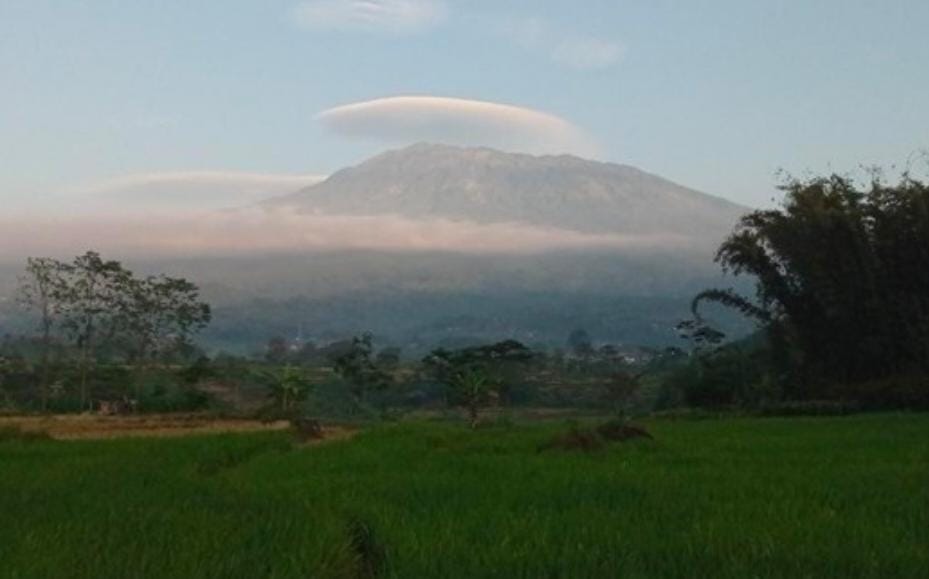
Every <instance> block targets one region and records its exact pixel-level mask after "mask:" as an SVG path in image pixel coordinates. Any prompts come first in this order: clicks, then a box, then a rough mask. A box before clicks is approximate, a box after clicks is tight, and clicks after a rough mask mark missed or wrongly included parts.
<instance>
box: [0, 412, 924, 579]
mask: <svg viewBox="0 0 929 579" xmlns="http://www.w3.org/2000/svg"><path fill="white" fill-rule="evenodd" d="M643 424H644V425H646V427H647V428H648V429H649V431H650V432H651V433H652V434H653V435H654V437H655V440H654V441H647V440H644V441H633V442H624V443H612V444H609V445H607V446H606V447H605V448H602V449H599V450H594V451H582V450H567V451H566V450H546V451H541V452H540V451H539V450H538V447H539V446H540V444H543V443H544V442H545V441H547V440H549V439H551V437H552V436H553V435H554V434H556V433H559V432H564V431H566V430H567V428H568V426H567V425H566V423H565V421H563V420H551V421H539V422H529V423H525V424H523V423H518V422H517V423H516V424H515V425H510V424H506V425H504V424H501V425H494V426H488V427H485V428H481V429H478V430H477V431H470V430H468V429H467V428H466V427H465V426H464V425H461V424H458V423H452V422H442V421H417V422H399V423H393V424H385V425H376V426H371V427H368V428H365V429H364V430H362V431H361V432H360V433H359V434H358V435H357V436H355V437H354V438H352V439H349V440H340V441H335V442H330V443H324V444H320V445H314V446H306V445H297V444H294V443H293V442H292V441H291V438H290V436H289V434H288V433H287V432H262V433H245V434H225V435H208V436H189V437H185V438H173V439H166V438H165V439H163V438H133V439H115V440H85V441H57V440H42V439H39V440H29V439H24V437H22V436H17V435H15V433H10V432H7V433H6V434H5V435H2V436H0V577H2V578H14V577H15V578H43V579H44V578H59V577H68V578H70V577H74V578H88V579H103V578H119V579H126V578H158V579H163V578H185V577H198V578H199V577H204V578H237V577H242V578H264V577H276V578H285V577H287V578H290V577H293V578H298V577H299V578H316V577H318V578H326V577H346V578H349V577H404V578H413V579H421V578H430V577H478V578H482V577H500V578H513V577H531V578H536V577H539V578H555V577H577V578H591V577H594V578H596V577H609V578H612V577H623V578H630V577H732V578H750V577H817V578H819V577H874V578H882V579H883V578H890V577H927V576H929V415H925V414H880V415H864V416H853V417H835V418H822V417H819V418H720V419H707V420H683V419H678V420H673V419H667V418H664V419H652V420H646V421H644V422H643Z"/></svg>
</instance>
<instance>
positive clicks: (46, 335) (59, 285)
mask: <svg viewBox="0 0 929 579" xmlns="http://www.w3.org/2000/svg"><path fill="white" fill-rule="evenodd" d="M64 272H65V266H64V264H62V263H61V262H60V261H58V260H56V259H52V258H50V257H30V258H29V259H27V260H26V271H25V274H24V275H23V276H22V277H21V278H20V280H19V296H18V298H19V301H20V303H21V304H22V305H23V306H24V307H26V308H29V309H32V310H36V311H37V312H38V314H39V328H40V331H41V353H40V361H39V365H40V367H41V381H40V384H39V398H40V399H41V404H42V409H43V410H44V409H46V408H47V407H48V394H49V385H50V380H51V366H50V359H49V358H50V353H51V348H52V331H53V329H54V327H55V324H56V323H57V322H58V319H59V316H60V314H61V311H62V309H63V307H64V303H65V301H66V297H65V295H64V294H65V292H64V288H65V287H66V285H65V281H64Z"/></svg>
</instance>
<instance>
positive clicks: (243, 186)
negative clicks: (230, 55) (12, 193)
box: [51, 171, 325, 212]
mask: <svg viewBox="0 0 929 579" xmlns="http://www.w3.org/2000/svg"><path fill="white" fill-rule="evenodd" d="M324 178H325V177H324V176H322V175H311V174H276V173H248V172H242V171H173V172H160V173H137V174H132V175H124V176H120V177H113V178H109V179H104V180H101V181H96V182H91V183H87V184H84V185H80V186H76V187H69V188H66V189H64V190H63V191H61V192H59V193H58V194H57V195H56V196H55V197H54V206H55V207H52V208H51V209H55V208H58V209H70V210H74V211H79V212H80V211H100V210H109V211H119V210H126V211H137V210H156V211H157V210H167V211H174V210H179V209H186V210H208V209H221V208H228V207H237V206H241V205H247V204H251V203H256V202H258V201H261V200H264V199H267V198H269V197H273V196H276V195H281V194H284V193H291V192H294V191H297V190H299V189H301V188H303V187H306V186H308V185H312V184H314V183H318V182H320V181H322V180H323V179H324Z"/></svg>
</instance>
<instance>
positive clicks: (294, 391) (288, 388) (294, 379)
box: [270, 366, 311, 416]
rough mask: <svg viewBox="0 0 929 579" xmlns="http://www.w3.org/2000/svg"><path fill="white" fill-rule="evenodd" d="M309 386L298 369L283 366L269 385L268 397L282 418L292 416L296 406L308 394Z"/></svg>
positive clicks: (308, 382)
mask: <svg viewBox="0 0 929 579" xmlns="http://www.w3.org/2000/svg"><path fill="white" fill-rule="evenodd" d="M310 389H311V384H310V381H309V380H308V379H307V378H306V376H305V375H304V374H303V372H302V371H301V370H300V369H299V368H295V367H293V366H285V367H284V368H283V369H281V370H280V372H277V373H276V374H275V375H274V376H273V377H272V380H271V383H270V396H271V399H272V400H273V401H274V406H275V409H276V410H277V411H278V412H280V414H281V415H282V416H293V415H294V414H295V412H296V410H297V405H298V404H299V403H300V402H303V401H304V400H306V398H307V396H309V394H310Z"/></svg>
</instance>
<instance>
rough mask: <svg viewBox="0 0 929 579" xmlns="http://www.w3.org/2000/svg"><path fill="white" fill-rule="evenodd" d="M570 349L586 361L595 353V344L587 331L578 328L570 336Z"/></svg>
mask: <svg viewBox="0 0 929 579" xmlns="http://www.w3.org/2000/svg"><path fill="white" fill-rule="evenodd" d="M568 348H569V349H570V350H571V352H573V353H574V355H575V356H577V357H578V358H582V359H586V358H589V357H590V356H591V355H592V354H593V353H594V346H593V342H592V341H591V339H590V334H588V333H587V330H584V329H581V328H578V329H576V330H573V331H572V332H571V333H570V334H569V335H568Z"/></svg>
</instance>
